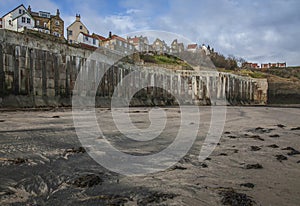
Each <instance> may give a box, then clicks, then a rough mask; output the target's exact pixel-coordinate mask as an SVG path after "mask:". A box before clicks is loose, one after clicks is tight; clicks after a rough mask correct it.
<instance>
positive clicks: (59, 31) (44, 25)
mask: <svg viewBox="0 0 300 206" xmlns="http://www.w3.org/2000/svg"><path fill="white" fill-rule="evenodd" d="M28 12H29V13H30V14H31V16H32V17H33V18H34V20H35V30H38V31H40V32H44V33H47V34H52V35H54V36H57V37H59V38H62V39H63V38H64V21H63V20H62V19H61V18H60V11H59V9H57V11H56V14H55V15H52V14H51V13H50V12H46V11H39V12H34V11H32V10H31V7H30V6H28Z"/></svg>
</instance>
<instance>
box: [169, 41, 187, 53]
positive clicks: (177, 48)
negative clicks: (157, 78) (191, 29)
mask: <svg viewBox="0 0 300 206" xmlns="http://www.w3.org/2000/svg"><path fill="white" fill-rule="evenodd" d="M183 51H184V45H183V43H178V40H177V39H175V40H174V41H173V42H172V43H171V48H170V52H171V53H172V54H179V53H181V52H183Z"/></svg>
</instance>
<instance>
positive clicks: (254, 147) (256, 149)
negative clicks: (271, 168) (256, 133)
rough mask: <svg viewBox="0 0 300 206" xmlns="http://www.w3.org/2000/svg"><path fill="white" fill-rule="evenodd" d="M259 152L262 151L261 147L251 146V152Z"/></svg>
mask: <svg viewBox="0 0 300 206" xmlns="http://www.w3.org/2000/svg"><path fill="white" fill-rule="evenodd" d="M259 150H261V148H260V147H258V146H251V151H259Z"/></svg>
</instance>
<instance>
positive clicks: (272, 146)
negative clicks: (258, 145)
mask: <svg viewBox="0 0 300 206" xmlns="http://www.w3.org/2000/svg"><path fill="white" fill-rule="evenodd" d="M267 147H270V148H274V149H275V148H279V146H278V145H277V144H271V145H268V146H267Z"/></svg>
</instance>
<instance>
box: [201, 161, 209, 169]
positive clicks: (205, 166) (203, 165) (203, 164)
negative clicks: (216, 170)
mask: <svg viewBox="0 0 300 206" xmlns="http://www.w3.org/2000/svg"><path fill="white" fill-rule="evenodd" d="M200 166H201V167H202V168H208V165H207V164H206V163H204V162H203V163H201V164H200Z"/></svg>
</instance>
